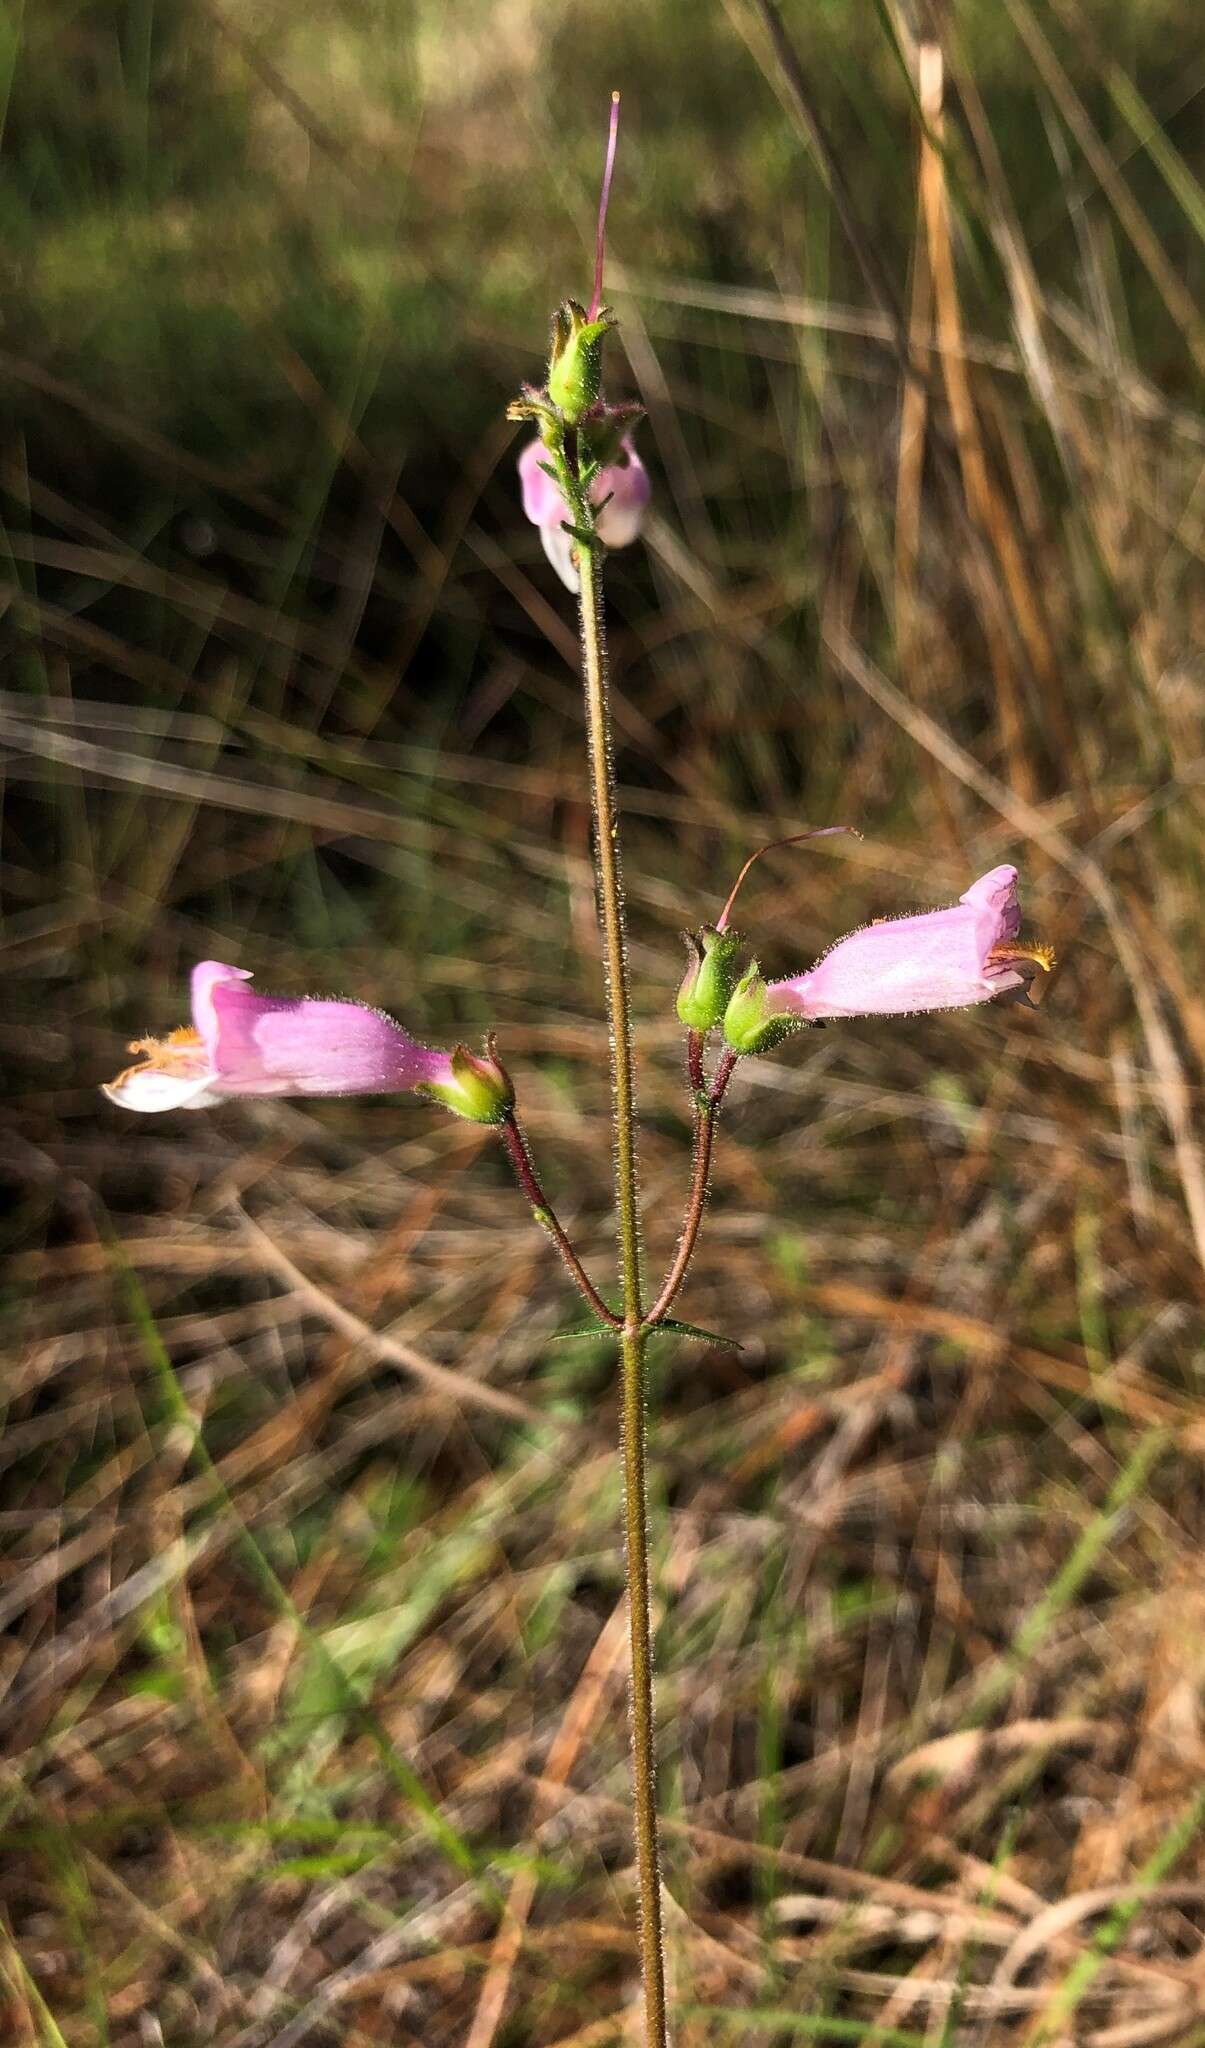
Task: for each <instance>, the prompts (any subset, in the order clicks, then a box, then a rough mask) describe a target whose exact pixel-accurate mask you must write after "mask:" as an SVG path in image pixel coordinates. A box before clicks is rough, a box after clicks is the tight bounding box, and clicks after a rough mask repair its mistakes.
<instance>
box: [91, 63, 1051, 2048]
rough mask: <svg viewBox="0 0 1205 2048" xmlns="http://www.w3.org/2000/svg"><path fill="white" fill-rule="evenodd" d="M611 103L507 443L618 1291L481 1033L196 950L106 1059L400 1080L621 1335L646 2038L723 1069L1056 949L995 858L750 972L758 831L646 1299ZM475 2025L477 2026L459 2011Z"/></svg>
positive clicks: (698, 984)
mask: <svg viewBox="0 0 1205 2048" xmlns="http://www.w3.org/2000/svg"><path fill="white" fill-rule="evenodd" d="M618 102H619V96H618V94H616V95H615V96H614V98H613V101H612V110H611V132H610V138H609V144H608V151H607V167H606V172H605V175H604V179H603V196H602V204H601V206H600V208H599V227H598V256H597V261H596V266H595V277H594V295H593V298H592V300H591V304H590V308H589V311H588V312H587V311H585V310H584V309H583V308H582V307H581V306H580V305H578V304H577V303H576V302H575V301H574V300H572V299H567V300H566V301H565V303H564V305H563V306H561V308H560V309H559V311H558V312H557V314H556V317H555V319H554V321H553V330H552V354H551V360H550V362H549V368H548V381H547V384H546V385H545V386H544V387H543V388H541V389H539V390H533V389H525V390H524V391H523V393H522V395H521V396H520V397H519V398H518V399H517V400H516V401H515V403H514V404H513V405H512V406H511V408H510V416H511V417H512V418H514V419H519V420H523V421H526V422H529V423H531V424H533V425H534V427H535V430H536V431H535V438H534V439H533V440H531V441H529V442H528V444H527V446H526V447H525V448H524V449H523V452H522V454H521V455H520V458H519V473H520V482H521V486H522V493H523V508H524V511H525V512H526V514H527V516H528V518H529V519H530V520H531V521H532V522H533V524H535V525H536V526H537V527H538V528H539V530H540V535H541V539H542V541H543V544H544V547H545V550H546V552H547V554H548V557H549V560H550V561H551V562H552V563H553V566H554V567H555V569H556V571H557V574H558V575H559V576H560V577H561V579H562V581H563V582H564V583H565V584H566V586H567V587H568V588H569V589H572V590H574V591H575V592H576V593H577V597H578V603H579V607H580V613H581V639H582V681H583V685H584V690H585V713H586V733H587V739H588V743H589V761H590V787H591V799H592V806H593V813H594V848H595V860H596V867H597V879H598V904H599V922H600V926H601V931H602V943H603V958H604V965H605V969H606V992H607V1011H608V1020H609V1023H610V1037H611V1083H612V1101H613V1112H614V1124H615V1197H616V1209H617V1214H618V1226H619V1274H618V1279H619V1306H618V1307H613V1306H612V1305H611V1304H610V1303H609V1302H608V1301H607V1300H606V1299H605V1298H604V1296H603V1295H602V1293H600V1291H599V1290H598V1288H597V1287H596V1286H595V1285H594V1282H593V1281H592V1280H591V1279H590V1276H589V1275H588V1273H587V1272H586V1270H585V1267H584V1266H583V1264H582V1261H581V1259H580V1258H579V1256H578V1254H577V1252H576V1251H575V1249H574V1247H573V1245H572V1244H571V1242H570V1240H569V1237H568V1235H567V1234H566V1232H565V1230H564V1229H563V1228H562V1225H561V1223H560V1222H559V1220H558V1218H557V1216H556V1213H555V1211H554V1210H553V1208H552V1205H551V1203H550V1202H549V1201H548V1198H547V1196H546V1195H545V1193H544V1190H543V1187H542V1186H541V1183H540V1180H539V1178H538V1176H537V1173H536V1168H535V1164H534V1162H533V1160H532V1156H531V1152H530V1150H529V1148H528V1144H527V1140H526V1138H525V1137H524V1135H523V1132H522V1130H521V1129H520V1127H519V1123H518V1120H517V1117H516V1113H515V1091H514V1088H513V1086H512V1083H511V1079H510V1076H509V1074H508V1073H507V1071H506V1069H505V1067H503V1065H502V1064H501V1062H500V1060H499V1059H498V1056H497V1052H496V1050H495V1042H494V1034H493V1033H492V1032H491V1033H490V1034H489V1036H488V1037H487V1039H486V1043H485V1047H484V1051H483V1053H482V1054H481V1055H477V1054H474V1053H471V1052H470V1051H469V1050H468V1048H467V1047H466V1046H464V1045H457V1046H456V1047H455V1048H454V1050H453V1051H452V1052H450V1053H449V1052H444V1051H442V1050H440V1049H439V1048H437V1047H434V1046H429V1045H424V1044H422V1043H420V1042H419V1041H418V1040H417V1039H415V1038H412V1037H411V1035H410V1033H409V1032H408V1031H407V1030H406V1029H405V1028H404V1027H403V1026H402V1025H401V1024H399V1023H397V1022H395V1020H394V1019H393V1018H392V1017H390V1016H388V1015H387V1014H386V1013H385V1012H384V1011H382V1010H376V1009H372V1008H370V1007H368V1006H367V1005H365V1004H362V1003H356V1002H349V1001H347V1000H345V999H341V998H334V999H332V998H327V997H317V998H316V997H310V996H305V997H296V996H267V995H261V994H259V993H258V992H257V991H256V990H253V989H251V988H249V987H248V982H249V981H250V979H251V976H250V974H249V972H248V970H247V969H245V968H241V967H234V966H228V965H226V964H225V963H224V962H220V961H215V960H207V961H203V962H202V963H201V964H200V965H199V966H197V967H196V968H194V970H193V976H192V990H191V994H192V1021H191V1023H190V1024H187V1025H184V1026H182V1027H181V1028H180V1029H178V1030H176V1031H173V1032H171V1033H170V1034H169V1035H168V1036H167V1037H166V1038H139V1039H136V1040H135V1041H134V1042H133V1044H132V1045H131V1047H130V1051H131V1052H134V1053H137V1054H138V1055H139V1060H138V1063H137V1064H136V1065H134V1066H132V1067H128V1068H126V1070H125V1071H124V1073H122V1074H119V1075H118V1077H117V1079H116V1080H115V1081H113V1082H111V1083H110V1084H109V1086H108V1087H107V1088H106V1090H105V1093H106V1094H107V1095H108V1096H109V1098H110V1100H111V1101H113V1102H115V1103H117V1104H118V1105H119V1107H121V1108H123V1109H131V1110H138V1111H143V1112H151V1111H165V1110H166V1111H172V1110H180V1109H201V1108H210V1107H215V1106H219V1105H221V1104H222V1103H223V1102H225V1101H227V1100H229V1099H237V1098H239V1097H251V1096H280V1095H359V1094H381V1093H395V1092H400V1091H405V1090H412V1091H413V1092H414V1093H416V1094H418V1095H421V1096H423V1097H424V1098H426V1099H427V1100H428V1101H429V1102H432V1103H435V1104H438V1105H439V1106H440V1107H441V1108H443V1109H446V1110H450V1111H452V1112H453V1113H454V1114H455V1115H457V1116H461V1117H467V1118H468V1119H470V1120H471V1121H472V1122H474V1123H479V1124H487V1125H492V1126H493V1127H494V1128H495V1129H496V1130H497V1132H498V1136H499V1138H500V1140H501V1143H502V1146H503V1149H504V1151H505V1154H506V1157H507V1159H508V1160H509V1162H510V1165H511V1167H512V1169H513V1171H514V1174H515V1177H516V1179H517V1181H518V1183H519V1186H520V1188H521V1190H522V1192H523V1194H524V1196H525V1197H526V1199H527V1201H528V1203H529V1204H530V1207H531V1212H532V1215H533V1217H534V1219H535V1221H536V1222H537V1223H538V1224H539V1226H540V1227H541V1229H543V1230H544V1231H546V1232H547V1234H548V1236H549V1237H550V1238H551V1240H552V1242H553V1244H554V1245H555V1247H556V1250H557V1252H558V1253H559V1255H560V1257H561V1259H562V1260H563V1262H564V1265H565V1269H566V1271H567V1273H568V1275H569V1278H570V1279H571V1280H572V1282H573V1283H574V1285H575V1286H576V1287H577V1289H578V1290H579V1292H580V1293H581V1295H582V1297H583V1298H584V1300H585V1302H586V1304H587V1307H588V1308H589V1310H590V1315H591V1320H592V1323H593V1325H594V1327H595V1328H597V1329H598V1330H600V1331H601V1332H602V1333H603V1334H604V1335H606V1336H609V1337H611V1338H613V1339H614V1341H615V1342H616V1344H617V1346H618V1350H619V1358H620V1369H621V1388H622V1401H621V1409H622V1431H621V1436H622V1442H621V1451H622V1463H623V1485H624V1531H625V1537H626V1560H627V1571H626V1576H627V1592H628V1607H629V1614H630V1627H631V1688H630V1696H631V1737H632V1775H633V1788H634V1805H635V1836H636V1863H637V1876H638V1885H639V1899H640V1915H639V1945H640V1964H641V1976H642V1981H643V1991H644V2039H645V2048H668V2041H669V2034H668V2016H667V2009H666V1990H665V1961H664V1944H663V1940H662V1911H661V1872H660V1855H659V1849H658V1840H657V1795H656V1777H655V1770H654V1724H653V1649H652V1623H651V1602H650V1585H649V1539H648V1503H647V1486H646V1471H645V1464H646V1429H645V1357H646V1352H647V1347H648V1343H649V1339H650V1337H652V1336H653V1335H654V1334H655V1333H656V1332H658V1331H673V1332H677V1333H678V1334H680V1335H685V1336H694V1337H703V1336H705V1335H706V1332H703V1331H698V1330H694V1329H692V1327H691V1325H690V1324H687V1323H678V1322H675V1321H673V1320H672V1319H671V1317H670V1310H671V1309H672V1308H673V1305H674V1303H675V1301H676V1300H677V1297H678V1293H679V1291H680V1289H681V1287H682V1285H683V1282H684V1281H685V1279H686V1275H687V1271H688V1268H689V1266H690V1262H691V1259H692V1257H693V1254H694V1250H695V1246H696V1244H697V1241H698V1236H699V1230H700V1227H701V1224H702V1220H703V1213H704V1208H705V1205H706V1200H707V1191H708V1183H709V1179H710V1174H711V1162H712V1151H713V1141H714V1137H715V1128H716V1122H717V1119H718V1116H719V1112H720V1106H721V1104H722V1102H723V1100H724V1095H725V1092H726V1090H727V1087H728V1083H729V1081H730V1079H731V1077H732V1074H733V1072H734V1070H735V1068H736V1066H737V1063H738V1061H740V1060H741V1059H742V1058H745V1057H749V1056H753V1055H758V1054H762V1053H767V1052H771V1051H773V1050H774V1048H775V1047H776V1046H778V1045H780V1044H781V1043H782V1042H783V1040H785V1039H786V1038H788V1037H789V1036H791V1035H792V1034H794V1033H796V1032H799V1031H804V1030H807V1029H808V1028H809V1027H810V1026H811V1025H814V1024H820V1023H823V1022H825V1021H826V1020H828V1019H838V1018H844V1017H884V1016H900V1015H903V1014H905V1013H916V1012H923V1011H933V1010H951V1009H965V1008H969V1007H971V1006H972V1005H975V1004H980V1003H988V1002H992V1001H994V1000H995V999H997V998H998V997H1002V996H1003V997H1007V998H1010V999H1012V1000H1015V1001H1022V1002H1024V1001H1026V1000H1027V999H1028V990H1029V986H1030V983H1031V982H1032V980H1033V978H1034V976H1035V974H1036V972H1037V970H1038V969H1039V968H1042V969H1047V968H1049V967H1050V966H1051V965H1052V964H1053V955H1052V953H1051V952H1050V949H1049V948H1048V947H1045V946H1041V945H1035V944H1032V943H1027V942H1025V941H1023V940H1022V938H1021V913H1020V909H1019V907H1018V901H1017V871H1016V869H1015V868H1013V867H1009V866H1006V865H1001V866H999V867H995V868H992V869H991V870H990V871H989V872H988V873H987V874H985V875H982V876H981V877H980V878H979V880H978V881H976V882H973V883H972V884H971V886H970V887H969V888H968V889H967V890H965V892H964V893H963V895H962V897H961V898H960V900H959V901H958V902H957V903H956V904H954V905H952V906H948V907H946V908H943V909H939V910H929V911H924V912H921V913H919V914H915V915H911V916H907V917H898V918H893V919H888V920H887V921H885V922H880V923H876V924H871V925H867V926H864V927H863V928H862V929H861V930H859V931H854V932H850V933H848V934H847V935H846V936H845V937H844V938H842V939H839V940H838V941H837V942H836V944H835V945H833V946H831V947H830V948H829V950H828V952H827V953H825V954H824V955H823V956H822V957H821V959H820V960H819V961H818V962H817V963H816V964H815V965H814V966H813V967H811V968H809V969H808V970H806V972H803V973H799V974H796V975H794V976H790V977H787V978H784V979H782V980H778V981H771V982H766V981H764V980H763V978H762V975H761V973H760V970H759V967H758V964H757V962H756V961H753V962H752V963H750V964H743V962H742V960H741V957H740V956H741V955H742V952H743V950H744V947H743V941H742V939H741V937H740V935H739V933H737V932H735V931H734V930H733V929H732V926H731V922H730V920H731V915H732V910H733V906H734V904H735V901H736V896H737V893H738V891H739V889H740V888H741V885H742V883H743V882H744V880H745V877H746V875H747V874H748V872H749V870H750V868H751V867H752V866H753V864H754V862H755V861H757V860H758V859H760V857H761V855H762V854H763V853H768V852H770V851H771V849H772V847H774V846H786V845H790V844H792V843H794V841H795V840H798V839H810V838H816V837H824V836H826V834H828V833H832V832H841V831H846V830H848V829H850V828H848V827H845V826H839V825H836V826H827V827H823V828H820V829H819V830H818V831H814V832H803V833H795V834H792V835H791V837H790V838H789V839H785V840H777V841H771V842H770V844H769V845H767V846H763V847H761V848H759V849H758V850H757V852H755V853H754V854H753V855H751V857H750V859H749V860H748V861H746V863H745V865H744V867H743V868H742V869H741V872H740V874H739V875H738V877H737V880H736V885H735V887H734V888H733V890H732V892H731V894H730V896H729V897H728V900H727V901H726V903H725V904H724V906H723V908H722V910H721V911H720V912H719V915H718V916H717V918H716V921H715V923H714V924H703V925H701V926H699V927H698V929H697V930H696V931H694V932H693V933H691V934H689V935H688V939H687V945H688V960H687V967H686V973H685V976H684V978H683V981H682V985H681V987H680V989H679V991H678V997H677V1014H678V1019H679V1022H680V1023H681V1024H682V1025H683V1027H684V1029H685V1032H686V1074H687V1081H688V1084H689V1090H690V1099H691V1103H692V1108H693V1116H694V1170H693V1174H692V1177H691V1184H690V1192H689V1195H688V1198H687V1204H686V1213H685V1217H684V1219H683V1223H682V1228H681V1232H680V1235H679V1238H678V1244H677V1248H676V1250H675V1252H674V1255H673V1258H672V1260H671V1262H670V1266H669V1270H668V1272H667V1273H666V1276H665V1279H664V1281H663V1282H662V1284H661V1286H660V1288H659V1289H658V1290H657V1291H656V1293H655V1294H654V1295H653V1297H652V1300H651V1302H648V1303H646V1301H645V1296H644V1293H643V1291H642V1275H641V1261H640V1189H639V1182H638V1177H637V1159H636V1124H637V1113H636V1075H635V1062H634V1059H633V1050H632V1019H631V999H630V991H629V986H628V964H627V948H626V935H625V929H624V901H623V883H622V877H621V872H620V846H619V820H618V813H617V807H616V800H615V780H614V772H613V766H612V747H611V713H610V704H609V701H608V692H607V643H606V619H605V613H604V607H603V564H604V560H605V557H606V553H607V550H608V549H609V548H613V547H624V546H627V545H628V544H629V543H630V542H631V541H633V540H635V539H636V537H637V535H638V533H639V531H640V526H641V522H642V519H643V516H644V510H645V507H646V505H647V503H648V499H649V488H650V487H649V480H648V476H647V474H646V472H645V470H644V467H643V465H642V463H641V462H640V458H639V456H638V455H637V454H636V450H635V447H634V445H633V441H632V431H631V430H632V427H633V425H634V423H635V420H636V418H637V417H638V416H639V413H640V408H639V406H632V405H608V404H607V403H606V402H605V400H604V399H603V396H602V371H601V351H602V344H603V341H604V339H605V336H606V334H607V331H608V329H609V328H610V327H611V326H612V325H613V324H614V323H613V321H612V319H611V316H610V314H609V312H608V311H607V309H606V308H605V307H604V306H603V305H602V303H601V298H602V264H603V230H604V224H605V217H606V205H607V198H608V195H609V192H610V184H611V174H612V170H613V167H614V160H615V139H616V125H617V118H618ZM715 1034H718V1036H719V1037H720V1039H721V1040H722V1049H721V1050H720V1051H719V1052H718V1053H717V1054H715V1055H714V1056H709V1054H708V1049H707V1048H708V1041H709V1039H711V1038H712V1037H713V1035H715ZM709 1067H710V1074H709ZM473 2038H474V2040H476V2039H477V2033H476V2030H475V2031H474V2037H473ZM490 2038H491V2039H492V2033H491V2035H490Z"/></svg>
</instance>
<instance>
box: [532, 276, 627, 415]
mask: <svg viewBox="0 0 1205 2048" xmlns="http://www.w3.org/2000/svg"><path fill="white" fill-rule="evenodd" d="M612 325H613V322H612V320H611V316H610V314H609V313H607V312H606V311H604V312H602V313H601V314H600V316H599V318H598V319H597V320H591V319H589V318H588V317H587V315H586V311H585V308H584V307H583V306H579V305H578V303H577V300H576V299H566V300H565V303H564V305H563V306H561V307H560V309H559V310H558V312H557V313H556V315H555V317H554V319H553V322H552V354H551V356H550V358H549V363H548V396H549V398H550V399H551V400H552V403H553V404H554V405H555V406H559V408H560V410H561V412H562V414H563V415H564V418H565V420H566V422H567V423H568V425H569V426H571V427H576V425H577V423H578V421H579V420H580V419H581V418H582V416H583V414H584V413H587V412H589V410H590V407H591V406H592V405H597V403H598V397H599V393H600V391H601V390H602V343H603V336H604V334H605V333H606V332H607V329H608V328H609V327H610V326H612Z"/></svg>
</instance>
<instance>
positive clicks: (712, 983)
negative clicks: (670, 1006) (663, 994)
mask: <svg viewBox="0 0 1205 2048" xmlns="http://www.w3.org/2000/svg"><path fill="white" fill-rule="evenodd" d="M686 943H687V945H688V947H689V948H690V959H689V961H688V962H687V967H686V973H685V975H684V976H683V978H682V986H681V988H680V989H679V990H678V1016H679V1018H680V1019H681V1021H682V1023H683V1024H685V1025H686V1027H687V1030H688V1031H712V1030H714V1028H715V1026H716V1025H717V1024H718V1023H720V1021H721V1019H722V1018H723V1015H724V1012H725V1010H726V1009H727V1007H728V1002H729V998H730V997H731V995H732V992H733V989H734V988H735V986H736V980H737V966H736V956H737V954H738V953H739V952H740V948H741V940H740V935H739V933H737V932H720V931H717V930H716V928H715V926H714V925H712V924H705V925H704V926H703V927H702V929H701V930H700V931H697V932H689V933H688V934H687V938H686Z"/></svg>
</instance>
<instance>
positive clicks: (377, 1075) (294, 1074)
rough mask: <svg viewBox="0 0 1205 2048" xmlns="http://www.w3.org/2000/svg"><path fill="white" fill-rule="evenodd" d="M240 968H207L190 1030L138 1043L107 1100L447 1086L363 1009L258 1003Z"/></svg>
mask: <svg viewBox="0 0 1205 2048" xmlns="http://www.w3.org/2000/svg"><path fill="white" fill-rule="evenodd" d="M250 979H251V976H250V975H249V974H248V973H247V971H246V969H245V968H241V967H227V966H224V965H223V964H222V962H221V961H219V960H203V961H202V962H201V964H200V966H199V967H194V969H193V973H192V1023H191V1024H190V1025H185V1026H183V1027H182V1028H181V1029H180V1030H178V1031H173V1032H171V1033H170V1034H169V1036H168V1037H167V1038H163V1039H155V1038H140V1039H136V1040H135V1041H134V1043H133V1044H132V1045H131V1046H130V1051H131V1052H136V1053H139V1054H140V1055H141V1058H140V1060H139V1063H138V1064H137V1065H136V1066H132V1067H127V1068H126V1070H125V1072H124V1073H122V1074H119V1075H118V1076H117V1079H116V1080H115V1081H111V1082H109V1084H108V1085H107V1087H106V1088H105V1090H104V1092H105V1094H106V1095H107V1096H108V1098H109V1100H110V1102H116V1103H117V1104H119V1106H120V1107H121V1108H122V1109H134V1110H140V1111H145V1112H153V1111H156V1110H161V1109H208V1108H210V1107H211V1106H212V1105H213V1104H214V1103H217V1102H220V1101H222V1100H223V1099H224V1098H225V1097H226V1096H230V1095H384V1094H392V1093H394V1092H395V1091H398V1090H404V1089H410V1088H416V1087H419V1086H420V1085H421V1084H422V1083H424V1082H433V1081H434V1082H442V1081H446V1080H449V1079H450V1078H451V1072H452V1062H451V1058H450V1056H449V1055H448V1054H447V1053H443V1052H438V1051H436V1050H434V1049H433V1048H432V1047H431V1046H426V1045H419V1044H418V1043H417V1041H416V1040H415V1039H413V1038H411V1037H410V1035H409V1033H408V1032H405V1031H403V1029H402V1027H401V1025H400V1024H395V1023H394V1021H393V1019H392V1017H387V1016H386V1015H385V1013H384V1011H383V1010H373V1009H370V1008H369V1007H368V1005H367V1004H365V1003H352V1002H337V1001H327V1000H324V999H320V998H316V997H313V996H303V997H301V998H300V999H290V998H287V997H283V996H260V995H256V994H254V993H253V991H252V990H251V989H249V988H248V987H247V985H246V984H247V983H248V982H249V981H250Z"/></svg>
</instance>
